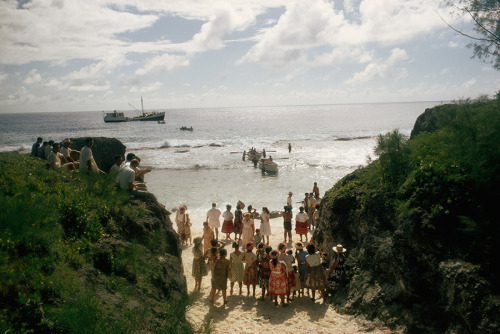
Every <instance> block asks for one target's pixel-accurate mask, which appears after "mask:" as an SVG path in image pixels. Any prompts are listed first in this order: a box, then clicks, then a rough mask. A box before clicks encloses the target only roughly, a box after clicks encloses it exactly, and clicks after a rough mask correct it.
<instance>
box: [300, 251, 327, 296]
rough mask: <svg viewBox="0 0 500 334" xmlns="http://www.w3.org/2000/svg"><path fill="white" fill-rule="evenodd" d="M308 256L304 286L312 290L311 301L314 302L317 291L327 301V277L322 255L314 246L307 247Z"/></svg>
mask: <svg viewBox="0 0 500 334" xmlns="http://www.w3.org/2000/svg"><path fill="white" fill-rule="evenodd" d="M306 248H307V253H308V254H307V255H306V278H305V280H304V286H305V287H306V288H308V289H311V290H312V297H311V301H313V302H314V297H315V294H316V290H318V291H319V292H320V294H321V297H323V301H324V300H325V286H326V275H325V270H324V269H323V266H322V265H321V255H320V253H319V252H317V251H316V247H315V246H314V244H312V243H311V244H308V245H307V247H306Z"/></svg>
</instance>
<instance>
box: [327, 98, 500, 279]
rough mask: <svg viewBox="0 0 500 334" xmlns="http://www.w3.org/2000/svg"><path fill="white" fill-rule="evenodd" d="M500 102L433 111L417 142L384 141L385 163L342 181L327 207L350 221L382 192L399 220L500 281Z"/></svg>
mask: <svg viewBox="0 0 500 334" xmlns="http://www.w3.org/2000/svg"><path fill="white" fill-rule="evenodd" d="M499 103H500V101H499V100H488V99H485V98H481V99H479V100H477V101H470V100H466V101H460V102H457V103H455V104H449V105H442V106H437V107H435V108H433V109H432V110H430V111H429V113H430V114H429V115H430V116H431V117H430V118H429V119H432V122H428V123H426V122H425V121H422V124H423V126H424V128H423V129H421V131H420V133H418V134H416V135H415V136H414V137H413V138H412V139H407V138H405V137H403V136H401V134H400V133H399V132H398V131H393V132H391V133H388V134H386V135H381V136H379V138H378V141H377V147H376V149H375V153H376V154H377V155H378V156H379V159H378V160H375V161H373V162H371V163H370V164H369V165H368V166H366V167H364V168H361V169H359V170H357V171H356V172H355V173H354V174H352V175H349V176H348V177H346V178H345V179H344V180H342V181H341V182H339V183H338V184H337V185H336V186H335V187H334V188H332V189H331V190H330V191H329V192H327V194H326V196H325V199H326V201H325V203H327V205H328V206H330V208H331V209H332V210H334V211H335V212H340V213H341V214H350V213H352V212H353V211H354V210H358V209H360V208H362V206H363V201H364V199H363V196H366V195H367V194H370V193H373V192H383V193H384V194H385V197H386V198H388V200H387V202H386V206H387V207H388V208H389V209H391V210H392V211H393V212H394V213H395V217H398V219H400V220H402V221H407V222H411V223H412V224H415V225H417V226H419V227H420V231H421V233H422V235H424V236H425V238H426V239H428V240H434V241H435V242H436V246H437V245H442V246H444V247H445V248H447V249H453V252H456V254H458V255H457V256H460V257H463V258H465V259H468V260H470V261H473V262H476V263H480V264H483V265H484V266H483V268H484V269H485V270H486V271H487V272H488V273H489V274H494V273H495V272H497V270H496V268H497V266H498V264H499V263H498V260H497V259H498V257H497V254H498V253H499V251H500V246H499V245H500V243H499V242H498V241H497V240H496V239H495V236H498V235H500V233H499V232H500V228H499V226H500V224H499V223H498V218H497V210H496V208H497V206H498V199H499V195H498V194H499V189H500V112H499V110H500V108H499V107H500V106H499ZM431 123H432V124H431ZM334 206H335V207H334Z"/></svg>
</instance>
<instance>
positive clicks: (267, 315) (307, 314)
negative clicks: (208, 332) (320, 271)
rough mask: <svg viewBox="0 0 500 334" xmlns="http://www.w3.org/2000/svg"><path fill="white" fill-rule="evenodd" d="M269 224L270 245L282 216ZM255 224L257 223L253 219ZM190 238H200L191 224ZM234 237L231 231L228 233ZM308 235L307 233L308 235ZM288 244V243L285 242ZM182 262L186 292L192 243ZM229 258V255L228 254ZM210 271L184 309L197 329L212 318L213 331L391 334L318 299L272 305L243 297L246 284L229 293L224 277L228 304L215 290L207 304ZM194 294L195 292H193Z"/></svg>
mask: <svg viewBox="0 0 500 334" xmlns="http://www.w3.org/2000/svg"><path fill="white" fill-rule="evenodd" d="M270 222H271V226H272V229H273V231H272V232H273V235H272V236H271V237H270V244H271V246H272V247H273V248H276V247H277V245H278V244H279V243H280V242H282V241H283V223H282V222H283V220H282V218H276V219H272V220H271V221H270ZM255 223H256V226H257V227H258V226H259V224H260V221H259V220H256V222H255ZM191 230H192V238H193V239H194V238H195V237H201V236H202V232H201V230H202V229H201V228H200V227H199V226H194V225H193V226H192V227H191ZM232 236H233V237H234V234H232ZM309 237H311V235H309ZM223 238H225V235H222V234H221V233H220V231H219V239H220V240H223ZM292 239H294V241H298V240H300V238H299V236H298V235H296V234H295V233H294V232H293V233H292ZM231 243H232V242H229V241H227V246H226V249H227V251H228V255H229V254H230V253H231V252H232V251H233V250H232V248H231ZM288 245H289V247H291V244H288ZM182 249H183V251H182V261H183V266H184V273H185V275H186V279H187V288H188V292H189V293H191V292H193V291H194V286H195V280H194V278H193V276H192V274H191V270H192V263H193V252H192V249H193V246H182ZM228 257H229V256H228ZM210 281H211V272H210V271H209V272H208V275H207V276H205V277H203V281H202V286H201V291H200V292H199V293H198V295H197V297H198V299H197V300H196V302H195V303H194V304H193V306H192V307H191V308H189V309H188V310H187V318H188V320H189V321H190V322H191V323H192V324H193V325H194V327H195V328H199V327H200V326H201V325H202V324H203V323H204V322H207V321H209V320H211V321H212V325H211V328H212V330H213V332H214V333H297V332H302V331H305V330H308V331H310V332H311V333H317V334H321V333H336V334H340V333H366V332H370V333H392V332H393V331H391V330H389V329H387V328H380V327H376V326H375V325H374V324H373V323H372V322H370V321H367V320H364V319H362V318H359V317H356V318H355V317H352V316H349V315H343V314H339V313H337V312H336V311H335V310H334V308H333V307H332V306H331V305H329V304H328V303H326V304H324V303H323V300H322V299H318V298H317V297H316V298H317V299H316V301H315V302H314V303H313V302H312V301H311V300H310V299H309V298H308V297H307V296H306V297H300V298H297V299H295V300H294V301H292V302H291V303H290V305H289V306H288V307H281V306H275V305H274V304H273V303H272V302H271V301H270V300H269V298H266V300H265V301H260V300H257V299H256V298H253V297H252V293H251V292H250V296H249V297H247V296H246V294H247V290H246V286H245V285H243V294H242V295H241V296H240V295H239V288H238V284H237V283H235V287H234V292H233V295H232V296H231V295H230V294H229V292H230V281H229V280H228V289H227V295H228V304H227V305H224V304H223V299H222V294H221V293H217V294H216V296H215V303H214V304H213V305H212V304H210V302H209V301H210V289H211V283H210ZM195 294H196V293H195ZM256 297H257V298H259V297H261V289H260V288H259V287H258V286H257V288H256Z"/></svg>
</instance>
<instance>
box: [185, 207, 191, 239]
mask: <svg viewBox="0 0 500 334" xmlns="http://www.w3.org/2000/svg"><path fill="white" fill-rule="evenodd" d="M191 225H192V224H191V219H189V213H186V221H185V223H184V235H185V240H186V246H187V239H189V245H192V243H191Z"/></svg>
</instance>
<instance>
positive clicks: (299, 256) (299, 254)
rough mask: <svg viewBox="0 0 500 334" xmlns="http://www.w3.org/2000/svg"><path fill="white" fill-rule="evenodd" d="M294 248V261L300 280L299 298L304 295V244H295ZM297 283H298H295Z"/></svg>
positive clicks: (305, 254)
mask: <svg viewBox="0 0 500 334" xmlns="http://www.w3.org/2000/svg"><path fill="white" fill-rule="evenodd" d="M295 248H296V249H297V250H296V251H295V260H297V266H298V270H299V280H300V291H299V296H300V294H301V293H302V296H303V295H304V279H305V277H306V256H307V252H306V251H305V250H304V244H303V243H302V242H300V241H299V242H296V243H295ZM297 283H298V282H297ZM297 285H299V284H297Z"/></svg>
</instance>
